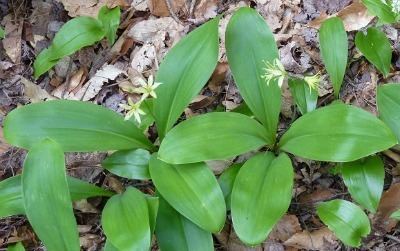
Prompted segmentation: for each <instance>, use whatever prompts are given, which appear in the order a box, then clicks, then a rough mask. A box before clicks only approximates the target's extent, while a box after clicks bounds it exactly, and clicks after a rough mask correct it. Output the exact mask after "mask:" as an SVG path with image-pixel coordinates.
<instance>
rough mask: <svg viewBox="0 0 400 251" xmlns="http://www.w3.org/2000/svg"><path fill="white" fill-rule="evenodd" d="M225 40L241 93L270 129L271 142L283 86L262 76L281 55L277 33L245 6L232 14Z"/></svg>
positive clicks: (269, 137)
mask: <svg viewBox="0 0 400 251" xmlns="http://www.w3.org/2000/svg"><path fill="white" fill-rule="evenodd" d="M225 41H226V42H225V45H226V54H227V56H228V62H229V66H230V68H231V70H232V74H233V77H234V79H235V82H236V85H237V86H238V88H239V91H240V94H241V95H242V97H243V99H244V100H245V101H246V104H247V105H248V106H249V108H250V110H251V111H252V112H253V114H254V115H255V116H256V117H257V118H258V119H259V120H260V121H261V123H262V124H263V125H264V126H265V128H266V129H267V132H268V140H269V142H271V143H274V142H275V138H276V136H275V135H276V130H277V125H278V119H279V113H280V109H281V89H280V88H279V86H278V84H277V83H276V82H274V81H272V82H271V83H270V84H269V85H267V83H266V81H265V80H264V79H262V78H261V76H262V75H263V74H264V68H265V62H272V61H273V60H274V59H277V58H278V56H279V54H278V48H277V46H276V43H275V40H274V36H273V34H272V32H271V30H270V29H269V27H268V25H267V24H266V22H265V20H264V18H262V17H261V16H260V15H259V14H258V13H257V12H256V11H255V10H253V9H251V8H247V7H244V8H241V9H239V10H238V11H236V13H235V14H234V15H233V16H232V17H231V19H230V21H229V23H228V26H227V29H226V34H225Z"/></svg>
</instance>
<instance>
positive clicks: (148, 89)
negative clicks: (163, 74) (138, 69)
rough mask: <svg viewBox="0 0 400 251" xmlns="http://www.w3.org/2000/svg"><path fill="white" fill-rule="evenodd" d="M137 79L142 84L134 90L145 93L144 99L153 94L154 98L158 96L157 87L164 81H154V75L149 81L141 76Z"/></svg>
mask: <svg viewBox="0 0 400 251" xmlns="http://www.w3.org/2000/svg"><path fill="white" fill-rule="evenodd" d="M137 81H138V82H139V84H140V87H138V88H134V89H133V90H132V92H135V93H141V94H143V96H142V100H144V99H146V98H147V97H149V96H151V97H153V98H157V95H156V92H155V90H156V88H157V87H159V86H160V85H161V84H162V83H159V82H154V78H153V75H150V76H149V78H148V80H147V82H146V81H144V80H143V79H141V78H137Z"/></svg>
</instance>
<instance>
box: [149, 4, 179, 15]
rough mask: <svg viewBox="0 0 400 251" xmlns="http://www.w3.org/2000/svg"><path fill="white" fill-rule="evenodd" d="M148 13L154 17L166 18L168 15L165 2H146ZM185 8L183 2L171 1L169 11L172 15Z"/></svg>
mask: <svg viewBox="0 0 400 251" xmlns="http://www.w3.org/2000/svg"><path fill="white" fill-rule="evenodd" d="M148 6H149V9H150V13H151V14H153V15H154V16H159V17H167V16H169V15H170V13H169V10H168V7H167V4H166V2H165V0H148ZM184 7H185V0H174V1H171V9H172V11H173V12H174V13H178V12H179V11H180V10H182V9H183V8H184Z"/></svg>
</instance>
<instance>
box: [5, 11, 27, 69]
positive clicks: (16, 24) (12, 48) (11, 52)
mask: <svg viewBox="0 0 400 251" xmlns="http://www.w3.org/2000/svg"><path fill="white" fill-rule="evenodd" d="M3 23H4V24H5V34H6V35H5V38H4V39H3V40H2V43H3V47H4V50H5V51H6V54H7V56H8V57H9V58H10V59H11V61H12V62H14V63H16V64H18V63H20V62H21V46H22V38H21V36H22V30H23V19H18V20H17V21H14V20H13V18H12V16H11V15H7V16H6V17H4V19H3Z"/></svg>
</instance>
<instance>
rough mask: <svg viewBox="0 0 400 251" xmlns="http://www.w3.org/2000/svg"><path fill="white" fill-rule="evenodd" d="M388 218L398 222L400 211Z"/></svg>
mask: <svg viewBox="0 0 400 251" xmlns="http://www.w3.org/2000/svg"><path fill="white" fill-rule="evenodd" d="M390 218H392V219H395V220H400V210H397V211H395V212H394V213H392V214H391V215H390Z"/></svg>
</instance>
